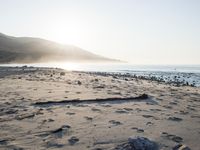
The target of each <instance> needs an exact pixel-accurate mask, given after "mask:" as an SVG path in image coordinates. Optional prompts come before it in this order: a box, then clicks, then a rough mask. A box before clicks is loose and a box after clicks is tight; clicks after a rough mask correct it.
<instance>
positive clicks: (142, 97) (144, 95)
mask: <svg viewBox="0 0 200 150" xmlns="http://www.w3.org/2000/svg"><path fill="white" fill-rule="evenodd" d="M139 97H140V98H141V99H147V98H148V95H147V94H142V95H140V96H139Z"/></svg>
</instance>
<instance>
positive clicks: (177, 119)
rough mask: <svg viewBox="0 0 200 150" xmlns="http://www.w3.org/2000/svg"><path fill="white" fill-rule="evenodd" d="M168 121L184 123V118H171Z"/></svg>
mask: <svg viewBox="0 0 200 150" xmlns="http://www.w3.org/2000/svg"><path fill="white" fill-rule="evenodd" d="M168 120H171V121H178V122H179V121H182V120H183V119H182V118H178V117H169V118H168Z"/></svg>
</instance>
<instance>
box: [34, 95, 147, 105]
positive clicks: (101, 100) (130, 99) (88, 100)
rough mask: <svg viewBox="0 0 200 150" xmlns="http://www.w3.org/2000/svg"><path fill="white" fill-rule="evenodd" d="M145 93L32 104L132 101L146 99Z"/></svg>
mask: <svg viewBox="0 0 200 150" xmlns="http://www.w3.org/2000/svg"><path fill="white" fill-rule="evenodd" d="M148 98H149V97H148V95H147V94H142V95H140V96H137V97H125V98H121V97H118V98H101V99H98V98H97V99H86V100H79V99H74V100H62V101H46V102H36V103H34V104H33V105H34V106H43V105H59V104H80V103H97V102H114V101H133V100H146V99H148Z"/></svg>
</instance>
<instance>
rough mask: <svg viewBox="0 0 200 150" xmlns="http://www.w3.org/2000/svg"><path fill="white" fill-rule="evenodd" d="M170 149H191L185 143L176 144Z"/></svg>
mask: <svg viewBox="0 0 200 150" xmlns="http://www.w3.org/2000/svg"><path fill="white" fill-rule="evenodd" d="M172 150H191V149H190V148H189V147H188V146H186V145H182V144H178V145H176V146H175V147H173V149H172Z"/></svg>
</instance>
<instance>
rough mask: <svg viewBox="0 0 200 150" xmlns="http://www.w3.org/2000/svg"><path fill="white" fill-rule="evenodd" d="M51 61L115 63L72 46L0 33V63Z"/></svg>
mask: <svg viewBox="0 0 200 150" xmlns="http://www.w3.org/2000/svg"><path fill="white" fill-rule="evenodd" d="M52 61H56V62H58V61H75V62H76V61H78V62H84V61H86V62H91V61H92V62H104V61H106V62H108V61H110V62H116V61H117V60H114V59H109V58H106V57H103V56H99V55H96V54H93V53H91V52H88V51H86V50H83V49H81V48H79V47H76V46H72V45H62V44H58V43H56V42H52V41H48V40H45V39H40V38H32V37H12V36H7V35H5V34H2V33H0V63H38V62H52Z"/></svg>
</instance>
